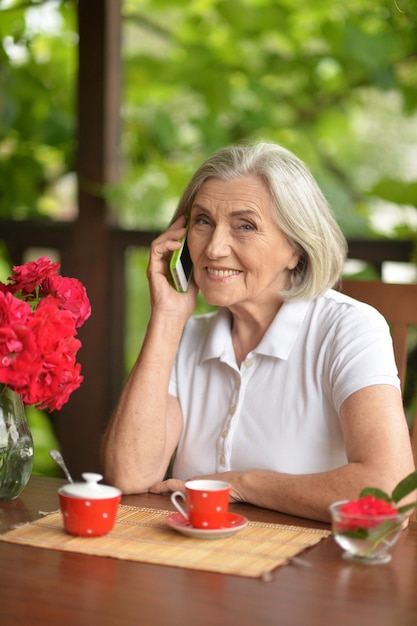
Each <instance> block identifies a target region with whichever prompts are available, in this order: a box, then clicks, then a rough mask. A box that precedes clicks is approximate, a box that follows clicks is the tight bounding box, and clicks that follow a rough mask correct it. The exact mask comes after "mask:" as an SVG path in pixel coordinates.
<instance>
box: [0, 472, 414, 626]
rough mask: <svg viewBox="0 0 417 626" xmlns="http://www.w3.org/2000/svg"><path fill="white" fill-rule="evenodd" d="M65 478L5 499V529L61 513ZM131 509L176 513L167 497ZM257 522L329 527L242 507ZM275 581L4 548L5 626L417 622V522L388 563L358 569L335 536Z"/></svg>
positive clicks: (140, 499) (0, 608) (37, 481)
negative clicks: (47, 513) (60, 497)
mask: <svg viewBox="0 0 417 626" xmlns="http://www.w3.org/2000/svg"><path fill="white" fill-rule="evenodd" d="M62 482H63V481H61V480H60V479H52V478H42V477H36V476H34V477H32V478H31V480H30V482H29V484H28V485H27V487H26V488H25V490H24V492H23V493H22V495H21V497H20V498H18V499H17V500H14V501H11V502H3V503H0V532H5V531H6V530H8V529H10V528H12V527H13V526H15V525H16V524H21V523H23V522H29V521H32V520H34V519H37V518H38V517H39V516H40V513H39V511H52V510H55V509H57V508H58V497H57V493H56V491H57V488H58V487H59V486H60V484H62ZM123 503H125V504H130V505H134V506H147V507H152V508H160V509H172V508H173V507H172V506H171V502H170V500H169V498H168V497H166V496H156V495H151V494H143V495H138V496H128V497H125V498H124V499H123ZM231 508H232V510H233V511H234V512H238V513H241V514H243V515H245V516H246V517H248V518H249V519H250V520H257V521H263V522H273V523H285V524H288V523H289V524H298V525H300V526H310V527H320V528H327V526H326V525H325V524H317V523H314V522H309V521H308V520H302V519H300V518H295V517H289V516H286V515H281V514H278V513H274V512H273V511H267V510H264V509H258V508H255V507H252V506H249V505H242V504H239V505H238V504H234V505H232V507H231ZM300 556H301V558H302V561H303V562H305V564H303V565H300V564H298V565H285V566H282V567H280V568H278V569H277V570H275V572H274V573H273V579H272V581H270V582H264V581H262V580H261V579H252V578H243V577H238V576H226V575H222V574H213V573H207V572H200V571H193V570H185V569H180V568H175V567H165V566H160V565H148V564H145V563H134V562H131V561H123V560H119V559H111V558H100V557H92V556H86V555H80V554H75V553H68V552H59V551H56V550H46V549H40V548H32V547H28V546H21V545H15V544H9V543H4V542H0V624H1V626H11V625H13V626H32V625H36V626H37V625H39V626H49V625H50V626H66V625H71V626H84V625H85V626H95V625H97V626H98V625H100V626H110V625H112V626H113V625H114V626H124V625H128V626H136V625H138V626H160V625H163V626H165V625H166V626H189V625H190V626H191V625H192V626H206V625H207V626H208V625H210V626H217V625H219V626H223V625H227V626H229V625H230V626H238V625H239V626H267V625H271V626H272V625H274V626H276V625H279V626H281V625H283V626H298V625H300V626H301V625H302V626H316V625H317V626H333V625H337V626H345V625H346V626H373V625H375V626H416V624H417V523H411V524H410V526H409V528H408V529H407V530H405V531H404V532H403V534H402V536H401V538H400V539H399V541H398V543H397V544H396V546H395V547H394V548H393V550H392V556H393V558H392V561H391V562H390V563H388V564H385V565H376V566H375V565H374V566H365V565H357V564H350V563H348V562H346V561H344V560H343V559H342V558H341V550H340V548H339V547H338V546H337V545H336V543H335V542H334V540H333V538H332V537H329V538H328V539H324V540H323V541H321V542H320V543H319V544H318V545H317V546H315V547H313V548H310V549H308V550H306V551H305V552H303V553H302V554H301V555H300Z"/></svg>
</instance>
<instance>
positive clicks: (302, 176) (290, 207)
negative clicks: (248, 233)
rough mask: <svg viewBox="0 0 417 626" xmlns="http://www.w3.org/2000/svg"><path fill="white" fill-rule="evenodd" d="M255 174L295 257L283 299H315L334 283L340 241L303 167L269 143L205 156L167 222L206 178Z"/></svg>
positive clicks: (184, 210) (341, 255)
mask: <svg viewBox="0 0 417 626" xmlns="http://www.w3.org/2000/svg"><path fill="white" fill-rule="evenodd" d="M247 176H257V177H258V178H259V179H260V180H262V181H263V183H264V184H265V185H266V188H267V190H268V191H269V194H270V196H271V199H272V202H273V207H274V216H273V217H274V219H275V221H276V223H277V225H278V227H279V228H280V229H281V230H282V232H283V233H284V235H285V236H286V237H287V239H288V241H289V243H290V245H292V246H293V248H294V250H295V252H296V253H297V254H298V255H299V261H298V264H297V266H296V267H295V268H294V270H292V272H291V287H290V288H289V289H288V290H287V291H285V292H281V295H282V297H284V298H285V299H286V300H294V299H301V298H307V299H311V298H315V297H317V296H318V295H320V294H321V293H323V292H324V291H326V290H327V289H329V288H331V287H333V286H334V285H335V284H336V283H337V281H338V280H339V279H340V276H341V273H342V270H343V265H344V261H345V258H346V253H347V244H346V239H345V237H344V236H343V233H342V231H341V229H340V227H339V225H338V224H337V222H336V220H335V218H334V216H333V213H332V211H331V209H330V207H329V205H328V203H327V201H326V198H325V197H324V195H323V193H322V191H321V190H320V188H319V186H318V184H317V182H316V180H315V179H314V177H313V176H312V174H311V172H310V171H309V169H308V168H307V166H306V165H305V164H304V163H303V162H302V161H301V160H300V159H299V158H298V157H296V156H295V155H294V154H293V153H292V152H290V151H289V150H286V149H285V148H283V147H282V146H280V145H277V144H274V143H264V142H260V143H256V144H254V145H235V146H230V147H227V148H223V149H221V150H219V151H217V152H216V153H214V154H213V155H212V156H211V157H209V158H208V159H207V160H206V161H205V162H204V163H203V164H202V165H201V166H200V167H199V169H198V170H197V171H196V173H195V174H194V176H193V177H192V179H191V181H190V182H189V184H188V186H187V188H186V189H185V191H184V193H183V196H182V198H181V199H180V201H179V204H178V207H177V210H176V212H175V215H174V217H173V219H172V221H174V220H175V219H177V218H178V217H179V216H180V215H188V214H189V212H190V210H191V207H192V204H193V202H194V199H195V196H196V194H197V193H198V191H199V190H200V189H201V187H202V186H203V184H204V183H205V182H206V181H207V180H209V179H212V178H218V179H220V180H229V181H230V180H236V179H239V178H245V177H247Z"/></svg>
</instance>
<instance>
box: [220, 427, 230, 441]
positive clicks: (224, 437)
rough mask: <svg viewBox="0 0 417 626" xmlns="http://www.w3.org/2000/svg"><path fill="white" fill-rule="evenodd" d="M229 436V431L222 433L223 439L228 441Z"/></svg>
mask: <svg viewBox="0 0 417 626" xmlns="http://www.w3.org/2000/svg"><path fill="white" fill-rule="evenodd" d="M228 434H229V431H228V430H227V429H226V430H224V431H223V432H222V437H223V439H226V437H227V435H228Z"/></svg>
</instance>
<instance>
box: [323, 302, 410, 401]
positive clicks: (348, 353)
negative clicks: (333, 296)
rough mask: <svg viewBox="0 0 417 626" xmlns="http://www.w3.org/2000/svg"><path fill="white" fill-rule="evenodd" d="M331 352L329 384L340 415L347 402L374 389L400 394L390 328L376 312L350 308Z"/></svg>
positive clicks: (366, 307) (340, 320) (344, 316)
mask: <svg viewBox="0 0 417 626" xmlns="http://www.w3.org/2000/svg"><path fill="white" fill-rule="evenodd" d="M330 346H331V347H330V350H329V360H328V364H329V382H330V388H331V389H332V394H333V402H334V405H335V407H336V410H337V411H338V412H339V411H340V407H341V405H342V403H343V402H344V400H346V398H347V397H348V396H350V395H351V394H352V393H354V392H355V391H358V390H359V389H362V388H364V387H368V386H371V385H380V384H386V385H392V386H394V387H396V388H397V389H398V390H399V391H401V385H400V381H399V378H398V371H397V366H396V363H395V357H394V350H393V344H392V338H391V334H390V330H389V326H388V324H387V322H386V320H385V318H384V317H383V316H382V315H381V314H380V313H379V312H378V311H377V310H376V309H374V308H372V307H370V306H368V305H363V306H361V307H348V308H347V309H346V310H345V311H344V313H343V314H342V315H341V316H340V319H339V322H338V324H337V325H336V328H335V331H334V337H333V341H332V342H331V343H330Z"/></svg>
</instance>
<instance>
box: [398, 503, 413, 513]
mask: <svg viewBox="0 0 417 626" xmlns="http://www.w3.org/2000/svg"><path fill="white" fill-rule="evenodd" d="M416 507H417V502H413V503H412V504H406V505H405V506H400V507H398V511H399V512H400V513H406V512H407V511H411V509H415V508H416Z"/></svg>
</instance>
